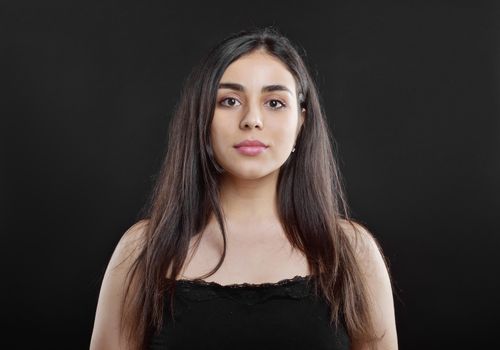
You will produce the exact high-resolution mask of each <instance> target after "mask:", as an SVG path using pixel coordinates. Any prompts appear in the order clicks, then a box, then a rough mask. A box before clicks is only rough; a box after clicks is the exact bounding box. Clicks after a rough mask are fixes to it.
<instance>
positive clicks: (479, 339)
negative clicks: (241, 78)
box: [0, 1, 500, 349]
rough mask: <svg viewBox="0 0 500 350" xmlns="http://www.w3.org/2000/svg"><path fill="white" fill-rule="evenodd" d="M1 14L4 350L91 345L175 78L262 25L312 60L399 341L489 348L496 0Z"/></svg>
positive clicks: (154, 158) (157, 155) (499, 85)
mask: <svg viewBox="0 0 500 350" xmlns="http://www.w3.org/2000/svg"><path fill="white" fill-rule="evenodd" d="M4 4H5V3H4ZM2 7H3V10H2V11H1V15H0V20H1V24H0V25H1V34H0V35H1V36H2V37H1V45H2V48H1V62H0V63H1V67H2V68H1V70H2V76H3V78H2V79H1V80H2V86H3V90H4V92H3V93H2V98H1V101H2V102H1V106H2V110H1V111H0V112H1V121H2V123H1V125H2V127H1V129H2V132H1V135H2V157H3V158H4V161H3V162H2V163H3V166H2V174H1V175H2V176H1V177H0V180H1V185H2V186H1V191H2V192H1V198H2V201H1V202H0V203H1V206H2V207H1V209H2V210H1V212H2V216H3V217H4V218H2V220H1V230H2V248H3V249H2V259H3V260H4V263H3V264H2V265H3V266H2V267H3V270H4V273H3V278H2V280H3V282H2V294H3V297H2V299H3V302H2V304H3V305H4V306H3V310H2V317H1V319H2V328H3V330H4V331H5V332H6V334H7V338H4V342H5V343H4V344H9V346H8V347H7V348H9V349H29V348H51V349H55V348H64V349H70V348H71V349H85V348H88V345H89V341H90V336H91V332H92V326H93V320H94V314H95V308H96V303H97V297H98V292H99V287H100V283H101V277H102V274H103V272H104V269H105V267H106V264H107V262H108V260H109V258H110V256H111V253H112V251H113V249H114V246H115V245H116V243H117V242H118V240H119V238H120V237H121V235H122V234H123V232H124V231H125V230H126V229H127V228H128V227H129V226H130V225H132V224H133V223H134V222H135V220H136V217H137V214H138V211H139V209H140V208H141V207H142V205H143V204H144V201H145V199H146V196H147V194H148V191H149V190H150V188H151V185H152V181H153V178H154V176H155V175H156V172H157V171H158V167H159V164H160V161H161V159H162V156H163V154H164V150H165V144H166V132H167V123H168V120H169V118H170V115H171V112H172V110H173V108H174V105H175V103H176V101H177V99H178V97H179V92H180V87H181V84H182V81H183V79H184V78H185V77H186V75H187V74H188V72H189V70H190V69H191V67H192V66H193V65H194V64H195V63H196V62H197V61H198V60H199V59H200V57H201V56H202V55H203V54H204V53H205V52H206V51H207V50H208V48H210V47H211V46H212V45H213V44H215V43H216V42H217V41H219V40H220V39H222V38H223V37H225V36H226V35H227V34H229V33H232V32H235V31H239V30H240V29H244V28H247V27H251V26H265V25H275V26H276V27H277V28H278V29H280V30H281V31H282V32H283V33H284V34H285V35H287V36H289V37H290V39H292V40H293V41H294V42H296V43H297V44H298V45H300V46H302V47H303V48H304V49H305V50H306V52H307V56H306V57H305V59H306V61H307V63H308V64H309V66H310V68H311V71H312V72H313V75H314V76H315V78H316V80H317V82H318V86H319V90H320V93H321V96H322V101H323V103H324V107H325V110H326V113H327V115H328V118H329V123H330V126H331V128H332V133H333V136H334V138H335V139H336V141H337V144H338V150H339V157H340V161H341V170H342V172H343V175H344V177H345V181H346V185H347V192H348V198H349V201H350V204H351V207H352V209H353V214H354V216H355V217H356V218H357V219H359V220H360V221H361V222H364V223H365V224H366V225H367V226H368V227H369V228H370V229H371V231H372V232H373V233H374V234H375V236H376V237H377V238H378V239H379V240H380V242H381V245H382V247H383V249H384V252H385V254H386V256H387V258H388V260H389V262H390V268H391V272H392V277H393V279H394V284H395V292H396V294H397V295H396V297H395V306H396V316H397V327H398V335H399V344H400V348H401V349H451V348H454V349H466V348H467V349H469V348H474V349H476V348H481V347H486V346H493V344H495V343H498V340H497V334H496V330H497V327H498V324H499V322H498V318H499V317H498V315H499V312H500V310H499V304H500V303H499V302H498V295H499V294H500V293H499V281H498V271H497V270H498V255H499V254H498V252H497V250H498V247H499V243H500V242H499V237H498V234H499V233H500V232H499V229H498V213H499V209H500V205H499V204H500V203H499V194H500V191H499V181H498V180H499V178H500V177H499V175H500V161H499V149H500V148H499V147H500V137H499V135H500V114H499V112H500V102H499V97H500V95H499V92H500V54H499V46H500V25H499V21H500V11H499V5H498V2H493V1H492V2H479V1H468V2H466V1H449V2H443V1H418V2H417V1H413V2H401V1H394V2H387V1H385V2H380V1H365V2H362V3H360V2H353V1H334V2H328V5H327V2H326V1H325V2H324V3H323V4H321V3H320V2H313V1H306V2H301V3H297V4H294V3H292V2H266V1H263V2H259V1H257V2H226V3H208V2H206V3H203V5H202V3H201V2H200V3H198V4H195V3H188V2H181V3H174V2H167V1H162V2H160V1H157V2H149V1H148V2H146V1H144V2H139V1H137V2H134V3H125V2H121V1H115V2H110V1H101V2H99V3H97V4H92V3H90V2H83V1H81V2H74V1H73V2H71V1H66V2H63V1H61V2H60V3H54V2H47V1H30V2H26V1H18V2H15V3H14V1H11V4H10V5H7V6H2ZM2 347H3V346H2Z"/></svg>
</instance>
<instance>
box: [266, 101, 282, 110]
mask: <svg viewBox="0 0 500 350" xmlns="http://www.w3.org/2000/svg"><path fill="white" fill-rule="evenodd" d="M269 107H271V108H272V109H281V108H283V107H285V104H284V103H283V102H281V101H280V100H270V101H269Z"/></svg>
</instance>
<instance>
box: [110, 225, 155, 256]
mask: <svg viewBox="0 0 500 350" xmlns="http://www.w3.org/2000/svg"><path fill="white" fill-rule="evenodd" d="M148 224H149V220H147V219H143V220H140V221H138V222H136V223H135V224H133V225H132V226H130V227H129V228H128V229H127V230H126V231H125V233H124V234H123V235H122V237H121V239H120V241H119V242H118V244H117V246H116V249H115V252H114V253H113V255H115V254H116V255H118V256H117V258H122V260H124V261H126V260H129V259H130V258H131V257H135V256H136V255H137V254H138V252H139V251H140V249H141V248H142V247H143V244H144V243H145V238H146V236H145V234H146V229H147V227H148Z"/></svg>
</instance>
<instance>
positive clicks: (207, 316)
mask: <svg viewBox="0 0 500 350" xmlns="http://www.w3.org/2000/svg"><path fill="white" fill-rule="evenodd" d="M312 281H313V278H312V276H295V277H294V278H289V279H284V280H281V281H279V282H276V283H262V284H250V283H242V284H230V285H220V284H218V283H216V282H207V281H203V280H182V279H181V280H177V282H176V289H175V297H174V307H173V308H174V322H172V318H171V314H170V308H169V298H168V297H167V298H166V299H165V305H166V307H165V314H164V325H163V328H162V330H161V332H160V334H157V335H154V336H153V337H152V338H151V342H150V349H151V350H160V349H168V350H177V349H204V350H210V349H214V350H215V349H217V350H221V349H252V350H255V349H287V350H291V349H308V350H309V349H315V350H323V349H324V350H327V349H328V350H341V349H342V350H343V349H349V338H348V336H347V334H346V331H345V325H344V323H343V322H340V323H339V327H338V328H336V327H335V326H330V325H329V317H330V315H329V307H328V305H327V304H326V302H325V301H324V299H323V298H322V297H319V296H315V295H314V290H313V283H312Z"/></svg>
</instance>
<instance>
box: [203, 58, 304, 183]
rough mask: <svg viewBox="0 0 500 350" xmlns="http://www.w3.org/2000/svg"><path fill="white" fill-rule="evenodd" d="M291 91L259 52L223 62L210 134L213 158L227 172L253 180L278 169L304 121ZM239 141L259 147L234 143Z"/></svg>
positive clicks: (284, 72)
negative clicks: (256, 144) (224, 65)
mask: <svg viewBox="0 0 500 350" xmlns="http://www.w3.org/2000/svg"><path fill="white" fill-rule="evenodd" d="M296 96H297V92H296V86H295V80H294V78H293V76H292V74H291V73H290V72H289V71H288V69H287V67H286V66H285V65H284V64H283V63H282V62H281V61H280V60H279V59H278V58H275V57H274V56H271V55H269V54H267V53H265V52H264V51H261V50H258V51H253V52H251V53H249V54H247V55H245V56H242V57H240V58H239V59H237V60H236V61H234V62H233V63H231V64H230V65H229V66H228V67H227V69H226V71H225V72H224V74H223V75H222V78H221V80H220V84H219V89H218V92H217V99H216V103H215V111H214V117H213V121H212V126H211V139H212V148H213V151H214V155H215V159H216V161H217V163H218V164H220V165H221V166H222V167H223V168H224V169H225V171H226V173H228V175H229V174H231V175H233V176H236V177H239V178H245V179H257V178H260V177H263V176H266V175H269V174H271V173H273V172H275V171H277V170H279V168H280V167H281V165H282V164H283V163H284V162H285V161H286V160H287V158H288V157H289V156H290V154H291V152H292V149H293V145H294V144H295V141H296V138H297V135H298V133H299V131H300V128H301V127H302V123H303V122H304V115H305V111H302V112H299V108H298V101H297V98H296ZM245 140H249V141H256V140H257V141H260V142H262V143H263V144H264V145H265V147H255V146H252V145H250V146H246V147H245V146H240V147H238V144H240V143H241V142H244V141H245ZM298 147H300V146H298Z"/></svg>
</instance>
